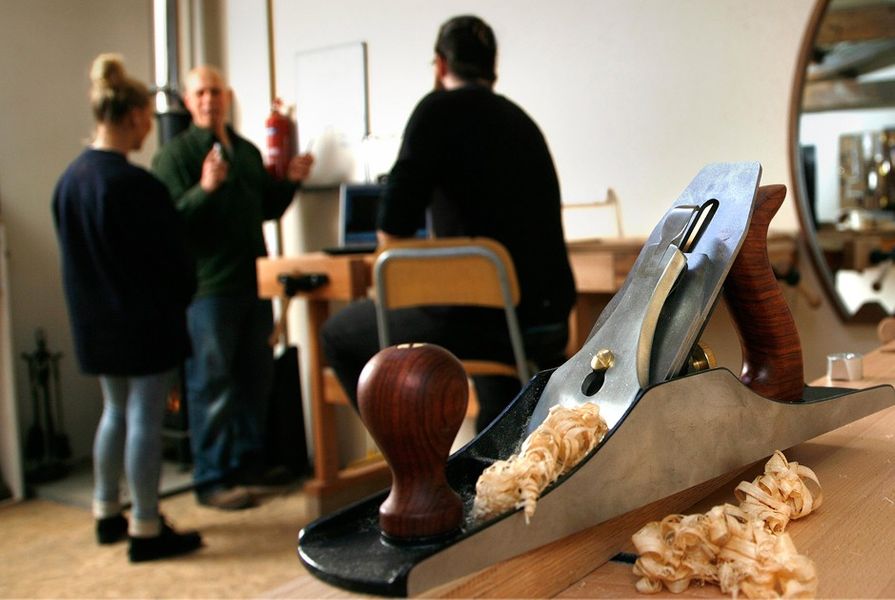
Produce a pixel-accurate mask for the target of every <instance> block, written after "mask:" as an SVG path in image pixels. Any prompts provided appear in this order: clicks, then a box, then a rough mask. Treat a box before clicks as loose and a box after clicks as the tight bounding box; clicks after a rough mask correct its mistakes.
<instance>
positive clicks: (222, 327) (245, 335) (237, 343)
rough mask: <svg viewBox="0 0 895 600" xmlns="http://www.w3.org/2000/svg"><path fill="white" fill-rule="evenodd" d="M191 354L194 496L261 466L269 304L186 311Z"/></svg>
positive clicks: (235, 303)
mask: <svg viewBox="0 0 895 600" xmlns="http://www.w3.org/2000/svg"><path fill="white" fill-rule="evenodd" d="M187 327H188V328H189V332H190V339H191V340H192V344H193V354H192V357H191V358H189V359H188V360H187V362H186V401H187V414H188V416H189V424H190V445H191V449H192V452H193V480H194V481H195V482H196V484H197V488H196V489H197V493H199V494H202V493H207V492H209V491H213V490H214V489H216V488H220V487H224V486H225V485H226V482H225V479H226V478H227V477H228V476H229V475H231V474H233V473H234V472H235V471H237V470H239V469H240V468H243V467H246V466H248V465H249V464H253V463H257V462H258V461H260V460H262V459H263V450H264V446H263V438H264V427H263V425H264V422H265V418H266V416H267V405H268V398H269V396H270V387H271V382H272V377H273V351H272V349H271V347H270V345H269V344H268V341H267V338H268V336H269V335H270V333H271V331H272V330H273V317H272V312H271V303H270V301H267V300H259V299H258V297H257V296H255V295H254V294H245V295H240V296H204V297H200V298H196V299H195V300H193V302H192V304H190V306H189V308H188V309H187Z"/></svg>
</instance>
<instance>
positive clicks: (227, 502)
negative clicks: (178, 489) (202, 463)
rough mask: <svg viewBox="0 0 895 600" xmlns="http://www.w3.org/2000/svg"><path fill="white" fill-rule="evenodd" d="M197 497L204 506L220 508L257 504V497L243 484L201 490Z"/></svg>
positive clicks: (234, 508)
mask: <svg viewBox="0 0 895 600" xmlns="http://www.w3.org/2000/svg"><path fill="white" fill-rule="evenodd" d="M196 499H197V500H198V502H199V504H201V505H202V506H208V507H211V508H217V509H219V510H243V509H245V508H251V507H253V506H255V498H254V497H253V496H252V494H251V493H249V490H247V489H246V488H244V487H242V486H234V487H228V488H227V487H225V488H215V489H213V490H209V491H206V492H200V493H199V494H197V495H196Z"/></svg>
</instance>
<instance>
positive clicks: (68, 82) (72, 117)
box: [0, 0, 155, 456]
mask: <svg viewBox="0 0 895 600" xmlns="http://www.w3.org/2000/svg"><path fill="white" fill-rule="evenodd" d="M151 23H152V21H151V2H150V0H78V1H77V2H71V1H65V0H0V75H2V82H3V83H2V86H0V140H2V143H0V214H2V219H3V221H4V223H5V226H6V234H7V239H8V248H9V279H10V282H9V284H10V289H9V292H10V312H11V318H12V329H13V331H12V338H13V352H12V357H13V358H12V360H13V361H14V367H15V378H16V381H15V387H16V390H17V398H18V403H19V404H18V408H19V410H18V413H19V420H20V427H21V428H22V429H23V430H24V429H25V428H27V427H28V426H29V425H30V424H31V403H30V400H29V398H30V396H29V389H28V377H27V371H26V369H25V361H23V360H22V359H21V358H19V356H20V354H21V353H23V352H33V351H34V349H35V342H34V331H35V329H36V328H38V327H42V328H44V329H45V330H46V332H47V336H48V343H49V346H50V349H51V350H53V351H60V352H62V353H64V357H63V359H62V361H61V365H62V395H63V400H64V401H65V410H64V413H65V429H66V430H67V431H68V433H69V434H70V436H71V438H72V440H71V441H72V444H73V447H74V453H75V455H76V456H86V455H87V454H89V452H90V446H91V443H92V437H93V431H94V430H95V428H96V423H97V418H98V415H99V413H100V410H101V406H102V401H101V397H100V392H99V386H98V385H97V383H96V380H95V379H94V378H90V377H83V376H81V375H80V374H79V373H78V369H77V364H76V361H75V356H74V351H73V348H72V343H71V336H70V333H69V324H68V315H67V313H66V310H65V305H64V301H63V297H62V285H61V280H60V271H59V256H58V250H57V244H56V238H55V233H54V230H53V223H52V216H51V213H50V201H51V196H52V192H53V186H54V184H55V182H56V180H57V179H58V177H59V175H60V174H61V173H62V171H63V170H64V169H65V167H66V165H67V164H68V163H69V162H70V161H71V160H73V159H74V157H75V156H76V155H77V154H78V153H79V152H80V151H81V149H82V148H83V147H84V143H85V140H86V139H87V138H88V137H89V135H90V133H91V131H92V118H91V115H90V110H89V107H88V102H87V91H88V89H89V80H88V77H87V74H88V70H89V67H90V63H91V61H92V59H93V58H94V57H95V56H96V55H97V54H99V53H100V52H109V51H114V52H120V53H121V54H123V55H124V56H125V60H126V65H127V67H128V68H129V69H130V70H131V72H132V74H133V75H135V76H136V77H138V78H140V79H142V80H143V81H148V80H149V79H150V73H151V71H150V66H151V53H150V39H151V38H150V36H151ZM154 147H155V143H154V137H153V138H151V139H150V141H149V144H148V147H147V148H146V149H145V150H144V152H142V153H141V154H140V155H139V156H135V157H134V158H135V160H138V161H142V162H143V163H144V164H145V163H146V162H147V161H148V158H149V156H151V153H152V151H153V149H154Z"/></svg>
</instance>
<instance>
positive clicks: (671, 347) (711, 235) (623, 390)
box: [298, 163, 895, 595]
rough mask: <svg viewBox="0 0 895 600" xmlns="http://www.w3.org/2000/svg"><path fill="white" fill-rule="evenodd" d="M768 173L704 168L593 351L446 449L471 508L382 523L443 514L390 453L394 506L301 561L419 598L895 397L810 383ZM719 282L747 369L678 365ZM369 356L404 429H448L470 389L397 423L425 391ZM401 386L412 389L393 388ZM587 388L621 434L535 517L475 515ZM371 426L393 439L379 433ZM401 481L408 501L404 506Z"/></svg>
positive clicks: (367, 505) (322, 528) (541, 378)
mask: <svg viewBox="0 0 895 600" xmlns="http://www.w3.org/2000/svg"><path fill="white" fill-rule="evenodd" d="M760 174H761V168H760V166H759V165H758V163H732V164H714V165H709V166H708V167H706V168H705V169H703V170H702V171H701V172H700V173H699V174H698V175H697V177H696V178H695V179H694V180H693V182H692V183H691V184H690V185H689V186H688V187H687V189H686V190H685V191H684V192H683V194H682V195H681V197H680V198H679V199H678V200H677V201H676V202H675V203H674V204H673V205H672V207H671V209H670V210H669V211H668V213H666V215H665V216H664V217H663V219H662V221H661V222H660V223H659V225H658V226H657V227H656V229H655V230H654V231H653V233H652V234H651V235H650V237H649V238H648V240H647V242H646V244H645V246H644V248H643V250H642V252H641V254H640V256H639V257H638V259H637V261H636V263H635V265H634V267H633V269H632V272H631V274H630V275H629V276H628V279H627V280H626V282H625V284H624V285H623V286H622V288H621V290H620V291H619V292H618V294H616V296H615V297H614V298H613V300H612V302H610V304H609V305H608V306H607V308H606V309H605V310H604V311H603V313H602V314H601V315H600V317H599V319H598V320H597V323H596V325H595V326H594V329H593V331H592V332H591V334H590V336H589V338H588V340H587V341H586V342H585V344H584V347H583V348H582V349H581V351H579V352H578V353H577V354H576V355H575V356H574V357H572V358H571V359H570V360H569V361H568V362H566V363H565V364H564V365H562V366H561V367H559V368H558V369H556V370H554V371H552V372H549V371H545V372H542V373H539V374H538V375H536V376H535V377H534V378H533V379H532V380H531V381H530V382H529V384H528V385H527V386H526V387H525V388H524V389H523V390H522V392H521V393H520V394H519V396H518V397H517V398H516V399H515V400H514V402H513V403H512V404H511V406H510V407H508V408H507V410H506V411H505V412H504V413H503V414H502V415H501V416H500V417H499V418H498V419H497V420H495V422H494V423H493V424H492V425H491V426H490V427H489V428H488V429H487V430H485V431H483V432H482V433H481V434H479V435H478V436H477V437H476V438H475V439H474V440H473V441H472V442H470V443H469V444H468V445H467V446H466V447H464V448H463V449H461V450H460V451H458V452H457V453H455V454H454V455H452V456H451V457H450V459H449V460H448V461H447V464H446V466H445V480H446V481H447V483H448V484H449V485H450V487H451V488H453V490H455V491H456V492H457V493H458V495H459V497H460V500H461V502H462V505H463V516H462V517H461V518H460V519H461V520H460V521H459V522H453V523H452V522H450V521H449V520H448V521H445V522H444V523H442V525H441V526H439V527H436V528H432V527H425V528H421V529H418V530H417V531H418V532H420V533H418V534H417V535H416V536H415V535H414V534H413V528H412V527H411V528H410V529H409V531H410V532H409V533H408V532H407V531H405V530H394V531H387V530H386V529H387V528H388V527H390V524H389V523H390V521H388V520H382V521H380V517H381V516H382V515H383V514H385V513H386V512H389V513H390V514H391V515H394V514H395V512H396V511H399V510H405V511H407V512H408V515H407V516H408V518H407V519H406V520H405V522H404V523H405V524H406V523H411V524H412V523H413V522H416V523H422V522H425V521H426V519H427V518H437V517H438V516H439V515H438V514H436V513H434V512H431V511H430V512H427V508H426V505H427V503H428V502H429V501H428V499H426V498H423V499H422V500H421V499H420V498H419V497H418V496H417V493H418V492H419V489H414V490H411V491H409V492H408V490H407V489H406V488H407V486H406V481H407V475H408V473H407V472H403V471H399V469H404V468H405V467H403V466H399V467H396V465H395V464H392V461H391V458H390V464H392V469H393V472H395V475H396V477H395V481H396V485H395V486H393V490H392V495H390V496H389V503H387V504H383V500H385V498H386V495H387V493H388V492H383V493H382V494H379V495H376V496H373V497H371V498H368V499H367V500H365V501H362V502H360V503H358V504H355V505H354V506H351V507H348V508H346V509H344V510H342V511H340V512H338V513H335V514H333V515H330V516H328V517H325V518H323V519H320V520H318V521H316V522H314V523H312V524H311V525H309V526H308V527H306V528H305V529H304V530H303V531H302V532H301V534H300V536H299V548H298V552H299V556H300V558H301V561H302V562H303V563H304V565H305V566H306V567H307V568H308V569H309V570H310V571H311V572H312V573H314V574H315V575H316V576H318V577H320V578H321V579H323V580H325V581H327V582H330V583H332V584H335V585H338V586H341V587H344V588H348V589H351V590H356V591H362V592H367V593H377V594H385V595H416V594H419V593H421V592H423V591H425V590H427V589H431V588H433V587H436V586H439V585H441V584H444V583H447V582H449V581H452V580H454V579H456V578H459V577H462V576H464V575H468V574H471V573H474V572H476V571H478V570H480V569H483V568H484V567H486V566H488V565H491V564H493V563H496V562H498V561H501V560H504V559H506V558H510V557H512V556H515V555H518V554H521V553H523V552H526V551H528V550H531V549H533V548H537V547H540V546H543V545H545V544H547V543H549V542H552V541H555V540H557V539H560V538H563V537H566V536H568V535H570V534H572V533H575V532H577V531H579V530H582V529H585V528H588V527H591V526H594V525H597V524H599V523H603V522H605V521H607V520H609V519H611V518H613V517H616V516H619V515H622V514H625V513H628V512H630V511H632V510H634V509H637V508H639V507H641V506H644V505H646V504H649V503H651V502H653V501H655V500H658V499H662V498H667V497H670V496H672V495H675V494H678V493H680V492H682V491H684V490H687V489H690V488H693V487H694V486H697V485H699V484H701V483H703V482H706V481H709V480H711V479H713V478H716V477H719V476H721V475H724V474H726V473H730V472H731V471H734V470H736V469H738V468H741V467H744V466H747V465H749V464H751V463H753V462H756V461H758V460H761V459H763V458H765V457H767V456H768V455H770V454H771V453H772V452H773V451H774V450H776V449H785V448H788V447H791V446H793V445H795V444H797V443H799V442H802V441H804V440H807V439H810V438H812V437H815V436H817V435H819V434H821V433H824V432H826V431H829V430H832V429H835V428H837V427H839V426H841V425H844V424H846V423H848V422H850V421H853V420H855V419H858V418H860V417H863V416H866V415H869V414H871V413H873V412H876V411H878V410H881V409H883V408H886V407H888V406H891V405H893V404H895V390H893V388H892V387H891V386H879V387H876V388H869V389H866V390H860V391H855V390H843V389H840V388H808V387H805V386H804V379H803V374H802V363H801V347H800V344H799V339H798V332H797V331H796V329H795V324H794V322H793V320H792V317H791V315H790V314H789V310H788V308H787V306H786V303H785V300H784V299H783V296H782V294H781V292H780V290H779V287H778V284H777V282H776V280H775V278H774V275H773V271H772V269H771V266H770V264H769V261H768V258H767V242H766V236H767V227H768V224H769V223H770V220H771V218H772V217H773V215H774V214H775V213H776V211H777V209H778V208H779V206H780V204H781V203H782V201H783V198H784V196H785V188H784V187H783V186H765V187H762V188H759V187H758V184H759V180H760ZM722 285H723V286H724V290H725V296H726V298H727V301H728V304H729V307H730V310H731V315H732V317H733V321H734V324H735V325H736V327H737V330H738V334H739V336H740V339H741V342H742V346H743V362H744V365H743V373H742V374H741V376H740V378H739V379H738V378H737V377H736V376H734V375H733V374H732V373H731V372H730V371H728V370H726V369H710V370H707V371H701V372H698V373H696V374H689V375H681V374H680V373H681V372H682V370H683V367H684V365H685V363H686V361H687V357H688V355H689V353H690V351H691V349H692V348H693V346H694V344H695V343H696V341H697V340H698V337H699V334H700V332H701V330H702V328H703V327H704V325H705V323H706V321H707V320H708V317H709V316H710V314H711V311H712V309H713V307H714V305H715V303H716V300H717V299H718V296H719V293H720V291H721V288H722ZM384 352H386V351H384ZM400 354H401V356H402V357H404V358H403V359H407V357H409V359H407V362H408V366H407V369H411V368H412V364H410V363H413V362H414V361H416V362H420V361H419V360H417V358H418V357H417V355H415V354H414V353H413V349H407V350H405V351H403V352H402V353H400ZM403 359H402V360H403ZM374 360H375V359H374ZM371 362H372V361H371ZM374 366H378V368H382V369H386V371H385V374H384V375H382V376H381V377H376V378H375V379H376V381H377V385H376V387H375V389H374V392H375V393H379V394H382V395H383V398H381V400H382V401H383V403H385V406H386V407H387V408H386V409H384V410H393V411H394V413H393V414H392V413H390V414H388V415H386V416H385V417H382V418H379V419H378V422H379V423H380V424H382V423H384V424H387V426H389V427H391V428H392V429H395V428H402V427H405V428H406V429H407V430H408V437H411V438H412V437H414V436H412V435H410V433H409V431H410V430H412V429H413V428H418V429H419V430H420V431H423V432H425V431H427V430H428V429H429V428H432V430H433V431H434V430H435V429H437V428H438V427H447V426H449V425H450V424H449V423H448V421H450V419H448V418H444V415H453V414H456V412H457V406H456V405H455V404H451V403H462V402H465V397H464V398H459V399H451V398H448V397H443V398H441V399H440V400H441V401H442V402H445V403H447V404H445V408H444V410H439V409H437V408H435V407H432V408H431V410H429V411H423V412H417V413H415V417H416V418H418V419H425V420H426V421H425V423H421V424H420V423H417V424H409V423H406V422H405V424H404V425H402V424H401V422H400V421H399V422H397V424H396V422H395V420H394V419H393V417H394V418H397V416H398V414H399V413H400V412H401V411H403V410H405V409H404V408H402V407H403V406H405V405H406V404H407V402H408V398H411V397H412V396H413V395H419V394H420V393H425V392H427V391H428V389H430V388H427V387H426V386H425V385H421V384H419V382H420V381H425V378H423V377H419V376H418V375H417V374H415V373H414V374H412V376H411V375H408V374H407V373H406V372H403V371H402V370H401V368H400V365H398V366H395V365H391V364H389V363H388V362H382V364H379V365H374ZM433 380H435V381H436V382H437V385H438V386H441V385H442V384H441V382H440V379H439V378H437V377H433ZM383 382H386V383H387V384H389V383H390V384H391V385H392V387H391V388H389V386H388V385H382V383H383ZM431 389H435V388H434V387H433V388H431ZM411 391H412V392H413V393H412V394H411V393H410V392H411ZM389 395H394V396H395V397H397V396H400V397H401V401H400V402H392V403H389V401H390V398H388V397H385V396H389ZM441 396H447V394H441ZM590 401H592V402H596V403H597V404H598V405H599V406H600V412H601V414H602V415H603V416H604V418H605V419H606V421H607V424H608V426H609V432H608V433H607V435H606V437H605V438H604V440H603V441H602V443H601V444H600V445H599V446H597V448H596V449H595V450H594V451H592V452H591V453H590V455H589V456H588V457H586V458H585V459H584V460H582V461H581V462H580V463H579V464H578V465H577V466H576V467H575V468H574V469H572V470H571V471H570V472H569V473H567V474H566V475H564V476H563V477H561V478H560V479H559V480H558V481H557V482H555V483H554V484H553V485H552V486H550V487H548V488H547V490H545V491H544V493H543V494H542V496H541V498H540V500H539V502H538V508H537V512H536V513H535V515H534V517H533V518H532V519H531V522H530V523H528V524H526V522H525V519H524V516H523V515H522V513H521V511H518V510H517V511H511V512H509V513H507V514H504V515H501V516H499V517H496V518H493V519H489V520H485V521H475V520H473V519H472V518H471V516H470V509H471V507H472V503H473V500H474V497H475V484H476V480H477V479H478V476H479V474H480V473H481V472H482V471H483V470H484V469H485V468H486V467H487V466H489V465H490V464H492V463H493V462H494V461H496V460H501V459H506V458H508V457H509V456H510V455H511V454H513V453H514V452H516V451H518V449H519V446H520V444H521V443H522V441H523V440H524V439H525V438H526V437H527V435H528V433H529V432H530V431H532V430H533V429H534V428H536V427H537V425H538V424H539V423H540V422H542V420H543V418H544V416H545V415H546V414H547V411H548V410H549V408H550V407H551V406H554V405H556V404H565V405H577V404H581V403H583V402H590ZM368 426H369V424H368ZM371 430H372V433H373V435H374V437H376V438H377V440H378V439H380V435H377V433H380V434H381V433H382V432H377V431H375V430H373V428H372V427H371ZM394 437H395V436H392V440H393V439H394ZM417 437H421V438H423V440H422V443H423V444H426V443H428V442H430V441H431V443H432V444H433V445H435V444H436V442H435V441H434V438H432V439H430V437H429V436H426V435H419V436H417ZM417 441H419V440H417ZM392 443H393V441H389V444H392ZM399 446H400V442H399ZM396 451H403V452H404V453H405V456H407V455H410V456H411V457H413V456H416V455H418V454H415V453H418V449H414V448H403V449H402V448H394V447H390V448H389V449H388V451H386V449H383V452H384V453H385V454H386V456H387V457H390V455H391V453H393V452H396ZM445 454H446V451H445ZM420 460H422V459H420ZM410 462H414V461H412V460H411V461H410ZM415 468H416V467H415ZM417 472H418V473H421V474H427V473H432V472H433V471H432V469H431V467H426V468H419V469H418V471H417ZM437 479H438V478H437ZM398 484H400V485H398ZM439 485H440V483H439ZM417 487H419V486H417ZM442 492H443V490H442ZM395 495H398V496H403V497H404V498H405V499H406V502H405V503H404V504H399V505H398V506H395V502H394V496H395ZM435 504H437V503H435ZM380 505H382V508H381V509H380ZM439 506H440V505H439ZM685 507H686V505H684V506H680V507H679V508H680V509H683V508H685ZM442 512H445V511H442ZM380 523H382V525H381V524H380ZM438 534H440V535H438ZM396 538H397V539H396Z"/></svg>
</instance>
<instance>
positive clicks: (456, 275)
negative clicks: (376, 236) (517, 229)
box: [373, 237, 531, 385]
mask: <svg viewBox="0 0 895 600" xmlns="http://www.w3.org/2000/svg"><path fill="white" fill-rule="evenodd" d="M373 285H374V289H375V293H376V319H377V325H378V328H379V346H380V348H385V347H387V346H389V345H390V339H391V338H390V336H389V330H388V322H387V320H386V313H387V311H388V310H389V309H396V308H407V307H414V306H426V305H458V306H485V307H491V308H499V309H503V311H504V314H505V315H506V322H507V330H508V332H509V336H510V343H511V345H512V348H513V356H514V359H515V364H506V363H502V362H495V361H484V360H462V361H461V362H462V363H463V366H464V368H465V369H466V373H467V374H468V375H469V376H473V375H505V376H510V377H518V378H519V381H521V382H522V384H523V385H525V384H526V383H527V382H528V380H529V379H530V377H531V373H530V370H529V367H528V362H527V359H526V356H525V347H524V346H523V342H522V333H521V331H520V329H519V322H518V321H517V319H516V310H515V307H516V305H518V304H519V297H520V293H519V283H518V281H517V280H516V269H515V267H514V266H513V261H512V259H511V258H510V254H509V252H507V250H506V248H504V246H503V245H502V244H500V243H499V242H497V241H495V240H492V239H489V238H482V237H477V238H440V239H433V240H408V241H399V242H395V243H392V244H389V245H388V246H386V247H385V248H383V249H382V250H381V251H380V252H379V254H378V255H377V257H376V262H375V264H374V266H373ZM420 341H425V340H420Z"/></svg>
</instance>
